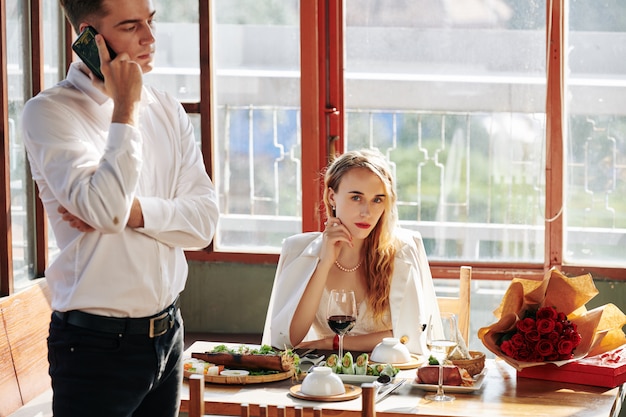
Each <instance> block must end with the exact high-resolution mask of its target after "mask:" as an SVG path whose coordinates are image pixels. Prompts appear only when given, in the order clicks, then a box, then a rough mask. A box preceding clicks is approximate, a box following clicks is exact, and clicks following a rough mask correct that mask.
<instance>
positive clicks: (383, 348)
mask: <svg viewBox="0 0 626 417" xmlns="http://www.w3.org/2000/svg"><path fill="white" fill-rule="evenodd" d="M370 359H371V360H372V362H378V363H406V362H409V361H410V360H411V352H409V349H408V348H407V347H406V346H404V345H403V344H402V343H400V339H396V338H395V337H385V338H384V339H383V341H382V342H380V343H379V344H377V345H376V347H374V350H372V354H371V355H370Z"/></svg>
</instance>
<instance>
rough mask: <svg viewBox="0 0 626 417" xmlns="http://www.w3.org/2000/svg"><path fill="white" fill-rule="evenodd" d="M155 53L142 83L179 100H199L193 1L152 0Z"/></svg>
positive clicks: (198, 63)
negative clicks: (144, 82)
mask: <svg viewBox="0 0 626 417" xmlns="http://www.w3.org/2000/svg"><path fill="white" fill-rule="evenodd" d="M152 3H153V4H154V7H155V9H156V15H155V20H154V27H155V32H154V33H155V37H156V52H155V55H154V69H153V70H152V71H151V72H150V73H148V74H147V75H146V77H145V79H146V83H148V84H150V85H154V86H158V88H159V89H161V90H164V91H167V92H168V93H170V94H172V95H173V96H175V97H176V98H178V99H179V100H180V101H182V102H197V101H199V100H200V54H199V52H198V51H199V50H200V40H199V31H198V2H197V1H196V0H153V2H152Z"/></svg>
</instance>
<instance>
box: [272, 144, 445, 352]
mask: <svg viewBox="0 0 626 417" xmlns="http://www.w3.org/2000/svg"><path fill="white" fill-rule="evenodd" d="M324 185H325V189H324V203H325V205H326V215H327V218H328V220H327V222H326V228H325V230H324V232H312V233H303V234H298V235H295V236H291V237H289V238H287V239H286V240H285V241H284V242H283V246H282V251H281V255H280V259H279V262H278V267H277V270H276V278H275V280H274V286H273V289H272V295H271V298H270V304H269V307H268V311H267V317H266V321H265V329H264V332H263V343H264V344H268V345H272V346H274V347H277V348H281V349H284V348H289V347H312V348H317V349H326V350H331V349H335V350H336V349H337V337H336V335H335V334H334V333H333V331H332V330H331V329H330V328H329V327H328V324H327V321H326V306H327V303H328V296H329V293H330V291H331V290H332V289H344V290H348V291H354V293H355V295H356V301H357V306H358V315H357V321H356V325H355V327H354V328H353V329H352V330H351V331H350V332H349V333H348V334H347V335H346V337H345V338H344V349H345V350H346V351H350V350H352V351H363V352H371V350H372V349H373V348H374V346H376V344H378V343H379V342H380V341H381V340H382V339H383V338H384V337H395V338H398V339H400V340H401V341H402V342H403V343H405V344H406V345H407V347H408V348H409V350H410V351H411V352H412V353H416V354H424V353H426V352H427V349H426V343H425V342H426V341H425V337H424V332H423V330H424V328H425V327H426V324H427V323H428V322H429V321H430V320H432V323H433V325H434V326H436V327H440V322H439V310H438V307H437V300H436V296H435V290H434V286H433V281H432V276H431V274H430V268H429V266H428V260H427V258H426V252H425V250H424V245H423V242H422V238H421V236H420V235H419V233H417V232H413V231H409V230H403V229H399V228H397V227H396V222H397V209H396V192H395V187H394V182H393V177H392V175H391V171H390V169H389V167H388V164H387V162H386V160H385V158H384V156H383V155H382V154H381V153H380V152H377V151H371V150H362V151H352V152H347V153H344V154H343V155H340V156H338V157H337V158H336V159H335V160H334V161H333V162H332V163H331V165H330V166H329V167H328V169H327V170H326V174H325V178H324ZM431 317H432V319H431Z"/></svg>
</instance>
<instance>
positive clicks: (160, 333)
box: [148, 311, 173, 339]
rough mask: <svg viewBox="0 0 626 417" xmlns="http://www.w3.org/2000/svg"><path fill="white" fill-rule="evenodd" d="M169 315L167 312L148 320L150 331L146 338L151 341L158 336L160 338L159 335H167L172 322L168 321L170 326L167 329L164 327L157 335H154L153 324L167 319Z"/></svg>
mask: <svg viewBox="0 0 626 417" xmlns="http://www.w3.org/2000/svg"><path fill="white" fill-rule="evenodd" d="M169 314H170V312H169V311H164V312H163V313H161V314H159V315H158V316H156V317H153V318H151V319H150V330H149V332H148V336H149V337H150V339H153V338H155V337H158V336H161V335H163V334H165V333H167V331H168V329H169V328H170V327H172V325H173V322H172V320H170V325H169V327H166V328H165V329H163V330H161V331H160V332H159V333H154V323H155V322H156V321H157V320H162V319H164V318H165V317H167V316H168V315H169Z"/></svg>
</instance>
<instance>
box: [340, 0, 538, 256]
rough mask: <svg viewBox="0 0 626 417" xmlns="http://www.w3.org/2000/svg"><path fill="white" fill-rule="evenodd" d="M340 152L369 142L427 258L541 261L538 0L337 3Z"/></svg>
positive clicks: (403, 219) (402, 217)
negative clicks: (392, 179) (340, 12)
mask: <svg viewBox="0 0 626 417" xmlns="http://www.w3.org/2000/svg"><path fill="white" fill-rule="evenodd" d="M344 10H345V14H346V29H345V33H344V36H345V67H346V72H345V106H346V112H345V126H346V131H345V140H346V149H357V148H363V147H375V148H378V149H380V150H381V151H382V152H384V153H386V154H387V155H388V158H389V160H390V162H391V163H392V165H393V167H394V169H395V175H396V179H397V188H398V199H399V215H400V220H401V223H402V225H403V226H404V227H407V228H414V229H418V230H420V231H421V233H422V235H423V237H424V241H425V244H426V247H427V252H428V255H429V259H431V260H435V259H441V260H448V261H453V260H480V261H502V262H542V261H543V255H544V245H543V241H544V206H545V198H544V194H545V174H544V166H545V151H544V149H545V134H544V130H545V98H546V95H545V88H546V86H545V71H546V68H545V36H546V35H545V11H546V5H545V1H528V2H526V1H524V2H520V1H516V0H508V1H505V0H502V1H494V2H466V1H463V0H448V1H443V0H419V1H415V0H350V1H345V2H344Z"/></svg>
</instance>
